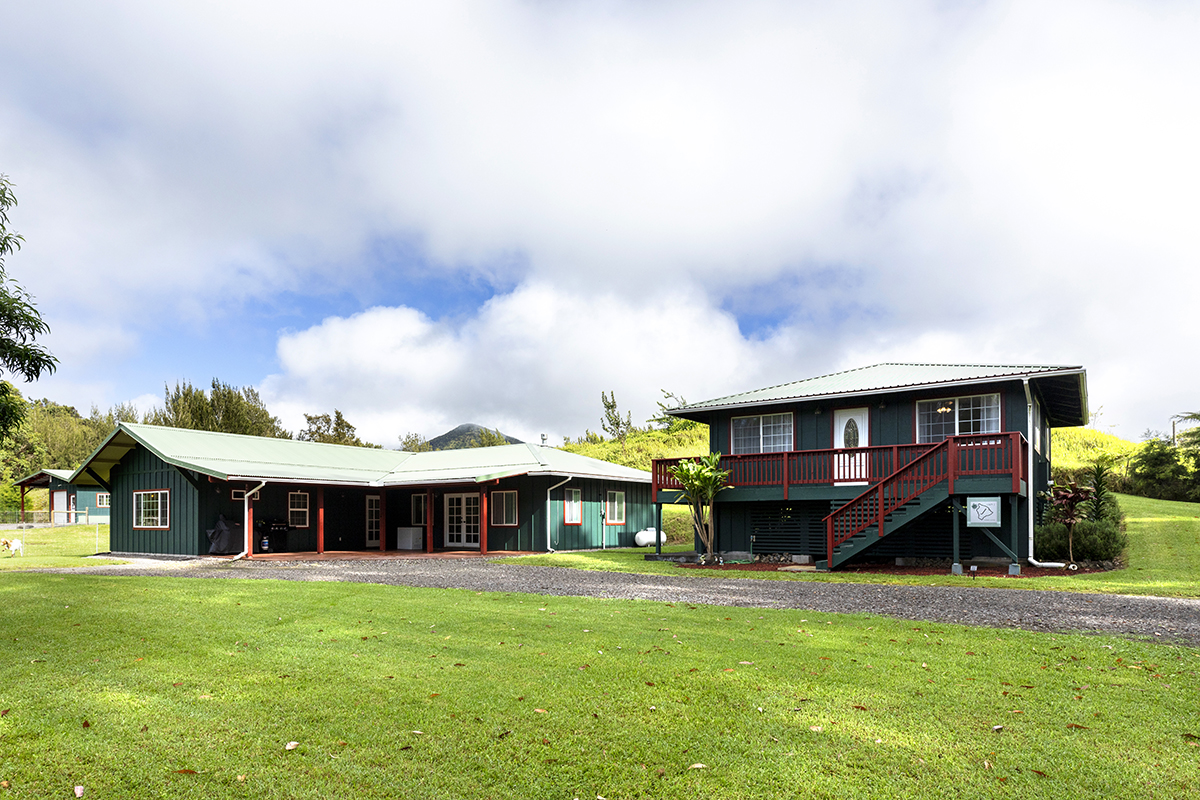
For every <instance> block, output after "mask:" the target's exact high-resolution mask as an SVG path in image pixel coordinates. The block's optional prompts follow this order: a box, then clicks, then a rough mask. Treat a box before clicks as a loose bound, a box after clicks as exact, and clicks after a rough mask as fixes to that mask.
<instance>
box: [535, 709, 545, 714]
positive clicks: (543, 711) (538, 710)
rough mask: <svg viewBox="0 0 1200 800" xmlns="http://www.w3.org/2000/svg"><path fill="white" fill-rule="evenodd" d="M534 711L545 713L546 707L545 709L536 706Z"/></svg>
mask: <svg viewBox="0 0 1200 800" xmlns="http://www.w3.org/2000/svg"><path fill="white" fill-rule="evenodd" d="M534 712H535V713H537V714H545V713H546V709H544V708H535V709H534Z"/></svg>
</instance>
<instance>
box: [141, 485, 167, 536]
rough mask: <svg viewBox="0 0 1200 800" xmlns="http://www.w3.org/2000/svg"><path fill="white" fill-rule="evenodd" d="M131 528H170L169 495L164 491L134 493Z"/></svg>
mask: <svg viewBox="0 0 1200 800" xmlns="http://www.w3.org/2000/svg"><path fill="white" fill-rule="evenodd" d="M133 527H134V528H150V529H154V530H165V529H167V528H169V527H171V493H170V492H169V491H167V490H166V489H156V490H154V491H150V492H134V493H133Z"/></svg>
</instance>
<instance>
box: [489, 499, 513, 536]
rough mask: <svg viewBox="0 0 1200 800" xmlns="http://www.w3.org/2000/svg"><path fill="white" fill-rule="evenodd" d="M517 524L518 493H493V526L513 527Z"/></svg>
mask: <svg viewBox="0 0 1200 800" xmlns="http://www.w3.org/2000/svg"><path fill="white" fill-rule="evenodd" d="M516 524H517V493H516V492H492V525H495V526H496V527H501V528H504V527H512V526H514V525H516Z"/></svg>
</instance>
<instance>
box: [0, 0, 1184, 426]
mask: <svg viewBox="0 0 1200 800" xmlns="http://www.w3.org/2000/svg"><path fill="white" fill-rule="evenodd" d="M6 27H7V28H9V29H11V30H12V31H13V32H14V33H13V35H12V36H11V37H9V38H10V41H9V42H8V43H7V46H6V49H5V53H3V54H0V153H3V154H4V163H2V164H0V169H3V170H4V171H6V172H9V173H10V174H13V175H14V177H16V178H18V179H19V181H20V183H21V187H20V196H21V198H22V206H21V209H20V214H21V217H20V223H21V224H20V229H21V230H22V232H23V233H25V234H26V236H27V238H28V239H29V247H28V248H27V250H26V251H25V252H23V253H22V254H21V256H20V258H21V262H20V263H21V266H22V269H27V270H28V271H27V272H22V273H21V277H22V278H23V280H25V282H26V283H27V284H28V285H29V287H30V288H31V289H32V290H33V291H34V292H35V293H36V294H38V296H39V298H41V299H43V300H44V301H45V303H46V307H47V309H48V311H49V313H50V314H51V316H52V319H51V321H52V324H53V325H54V326H55V329H56V336H59V333H58V331H63V332H64V333H70V334H71V335H72V336H74V335H75V333H74V331H77V330H93V331H97V332H98V333H97V335H96V337H95V343H108V342H111V343H112V345H111V347H112V352H115V353H117V354H124V353H129V354H132V353H135V352H136V350H137V348H136V346H135V345H134V343H135V342H136V341H137V338H138V337H142V336H145V331H146V330H147V329H148V327H149V326H151V325H164V324H187V325H195V326H199V327H203V326H211V325H214V324H216V323H215V320H217V319H218V318H219V317H220V316H221V314H226V315H228V314H234V313H236V314H248V313H253V309H254V308H255V307H256V306H258V305H261V304H264V303H266V304H270V303H271V302H274V299H275V298H277V297H278V296H279V295H280V293H281V292H301V293H304V292H311V293H319V292H321V291H328V292H330V293H338V292H350V293H357V294H358V295H361V296H364V297H369V296H370V295H371V292H370V287H371V286H372V285H373V284H376V283H381V282H385V281H391V282H392V283H393V284H394V282H395V280H396V276H395V275H384V274H383V273H382V272H381V271H380V269H381V268H378V267H377V266H374V265H372V264H370V263H368V262H367V261H366V260H364V259H363V258H362V254H363V253H364V252H365V251H366V250H368V249H369V248H370V247H371V246H372V244H373V242H375V241H376V239H377V238H379V239H384V240H403V241H412V242H415V243H416V244H417V246H418V247H419V248H422V250H421V252H422V253H423V254H424V255H425V256H427V257H428V260H429V263H430V264H431V265H432V266H429V265H422V266H421V267H420V269H422V270H425V269H432V270H434V271H437V270H443V271H446V272H450V273H461V272H466V273H468V274H471V275H475V276H482V277H483V278H484V279H485V280H494V281H498V282H499V283H500V284H501V285H504V286H512V287H515V288H513V289H511V291H509V290H505V293H502V294H499V295H497V296H496V297H495V298H493V300H492V301H491V302H489V303H488V304H486V305H485V306H483V307H482V308H480V309H478V311H477V312H476V313H474V314H469V315H467V316H466V317H465V318H462V319H455V320H438V319H429V318H426V317H424V316H422V315H421V313H420V312H418V311H415V310H414V307H415V306H418V305H420V303H418V302H417V298H403V297H402V298H400V299H399V300H398V301H396V304H397V305H399V306H400V307H398V308H383V307H377V308H370V309H368V310H365V311H362V312H361V313H358V314H351V315H344V317H342V318H338V317H332V318H330V319H327V320H325V321H324V322H322V323H320V324H317V325H314V326H312V327H307V323H305V324H303V325H300V326H299V327H300V330H298V331H296V332H293V333H287V334H285V335H283V336H282V337H281V338H280V342H279V351H278V354H279V366H280V368H279V371H278V374H277V375H275V376H273V377H272V378H270V379H269V380H268V381H267V382H266V383H265V384H264V389H269V390H270V393H271V394H270V396H271V397H272V398H274V403H275V405H276V406H277V408H278V409H280V410H284V409H286V411H285V413H286V414H287V415H290V417H291V422H290V424H292V425H296V422H295V420H297V419H300V417H299V414H300V413H302V412H303V411H309V412H310V413H311V412H312V411H318V410H328V408H332V407H334V406H336V407H339V408H341V409H342V410H343V411H347V412H348V413H349V412H350V410H351V409H353V410H354V415H353V416H352V417H351V419H352V421H354V422H355V423H356V424H358V425H359V426H360V428H362V429H363V430H364V431H370V435H372V436H373V437H375V438H378V439H379V440H380V441H391V440H392V439H393V438H394V435H395V434H396V433H399V432H402V431H405V430H419V431H421V432H424V433H435V432H438V430H439V428H441V427H444V426H445V427H448V426H449V425H451V424H456V423H458V422H462V421H464V419H473V420H474V421H478V422H481V423H484V424H499V425H501V426H502V427H503V426H509V427H511V428H513V430H514V432H518V431H519V432H520V434H519V435H523V436H531V435H536V434H537V433H540V432H541V431H542V428H548V429H549V430H547V431H546V432H548V433H553V434H554V435H558V434H560V433H572V434H576V433H579V432H580V431H581V427H582V426H586V425H592V426H593V427H594V426H595V424H596V422H597V421H598V409H599V406H598V402H597V398H596V397H595V395H597V394H598V393H599V391H600V390H601V389H607V388H612V389H616V390H617V392H618V395H619V397H622V398H624V397H628V398H629V400H628V402H627V405H628V406H629V407H632V408H634V409H635V411H636V412H637V414H638V415H639V416H640V415H644V414H648V413H649V412H650V411H652V409H653V400H654V398H655V397H656V396H657V390H658V388H659V387H660V386H661V387H664V388H671V389H675V390H678V391H682V392H684V394H686V395H688V396H689V397H692V398H693V399H700V398H702V397H705V396H710V395H715V394H719V393H722V392H725V391H736V390H739V389H747V388H753V387H756V386H758V385H761V384H765V383H773V382H778V381H782V380H789V379H794V378H800V377H805V376H808V375H811V374H816V373H819V372H825V371H832V370H834V369H840V368H845V367H853V366H859V365H862V364H864V363H870V362H872V361H876V360H881V359H884V358H887V359H893V360H918V359H921V360H956V361H1019V362H1030V361H1048V362H1067V363H1082V364H1084V365H1085V366H1087V367H1088V368H1089V371H1090V374H1091V377H1092V386H1091V396H1092V401H1093V405H1103V406H1104V407H1105V415H1106V419H1108V420H1111V421H1115V422H1119V423H1120V424H1121V425H1122V426H1125V427H1124V428H1123V429H1122V431H1121V432H1122V433H1125V434H1126V435H1135V434H1136V433H1138V432H1140V430H1141V429H1142V428H1144V427H1147V426H1155V427H1162V426H1163V424H1164V422H1163V421H1162V420H1165V418H1166V417H1167V416H1168V415H1169V414H1171V413H1175V412H1177V411H1180V410H1185V409H1190V408H1191V407H1194V406H1196V405H1197V402H1196V400H1195V397H1196V395H1197V392H1198V390H1200V384H1198V383H1197V379H1196V377H1195V376H1194V374H1192V372H1191V371H1189V370H1187V369H1180V368H1179V349H1178V348H1179V347H1181V346H1182V345H1183V343H1186V342H1189V341H1190V340H1191V339H1192V338H1194V333H1193V332H1192V331H1191V324H1190V322H1189V320H1188V318H1187V315H1186V314H1181V313H1172V312H1173V309H1174V307H1175V305H1176V302H1175V301H1174V298H1185V297H1194V296H1195V295H1196V294H1197V290H1200V271H1198V270H1196V269H1195V265H1196V264H1197V263H1198V262H1200V240H1197V238H1196V237H1195V236H1194V234H1193V233H1192V232H1191V228H1192V227H1193V226H1194V220H1195V219H1196V218H1197V216H1200V214H1198V212H1200V200H1198V199H1197V198H1198V197H1200V195H1197V193H1196V192H1195V191H1194V188H1193V187H1194V186H1195V185H1196V184H1197V183H1198V182H1200V156H1198V155H1197V151H1196V148H1195V147H1194V142H1195V141H1197V139H1198V138H1200V137H1198V134H1200V100H1198V99H1197V95H1196V92H1195V91H1194V87H1195V86H1196V85H1197V83H1198V82H1200V51H1198V50H1197V48H1195V46H1194V43H1195V41H1196V40H1197V38H1198V36H1197V34H1200V12H1198V11H1197V10H1196V8H1195V6H1194V5H1193V4H1184V3H1174V4H1173V3H1163V4H1154V5H1146V4H1140V3H1132V2H1130V3H1122V2H1104V3H1081V2H1063V3H1056V4H1049V5H1048V4H1045V3H1036V2H1030V1H1025V2H1022V1H1020V0H1014V2H1007V3H995V4H962V5H953V4H951V5H945V4H929V3H915V2H914V3H894V2H861V3H851V4H842V5H838V6H832V7H830V6H821V5H810V4H794V3H779V2H741V3H718V2H707V3H658V4H644V3H621V2H610V3H557V4H545V3H518V2H508V3H495V2H466V1H465V0H464V1H463V2H450V1H449V0H447V2H439V3H432V4H431V3H374V2H357V3H346V4H343V5H342V6H340V7H339V10H338V13H337V14H331V13H329V12H328V11H327V10H326V9H325V8H323V7H320V6H303V5H301V6H297V5H296V4H287V5H286V6H285V5H283V4H278V5H274V4H269V3H264V4H257V5H252V6H246V5H245V4H234V3H225V4H222V3H216V2H206V3H192V4H186V3H181V4H172V5H171V6H169V7H167V6H162V5H161V4H155V3H146V2H135V1H134V0H129V2H126V3H123V4H116V5H115V6H113V7H112V8H106V9H103V10H101V9H98V8H97V7H95V6H94V5H92V4H86V3H81V4H71V3H64V4H53V3H39V4H25V5H21V6H18V7H15V8H13V9H6ZM16 263H17V262H16V261H14V267H15V265H16ZM410 268H414V267H409V266H405V265H398V266H396V267H395V268H394V270H395V271H400V272H403V271H404V270H406V269H410ZM414 269H415V268H414ZM373 302H378V301H368V302H365V303H364V304H363V305H364V307H366V306H368V305H371V303H373ZM216 308H219V309H222V310H221V311H216V310H214V309H216ZM722 308H727V309H732V310H733V311H734V312H735V313H736V314H738V315H740V316H741V317H742V320H743V322H746V321H750V312H752V311H753V310H755V309H760V310H763V311H764V312H766V313H768V315H769V317H770V319H771V320H774V323H773V324H772V325H769V326H768V327H767V328H766V333H765V334H764V335H760V336H756V337H747V336H745V335H743V334H742V333H741V332H739V330H738V327H737V320H736V319H735V318H734V317H733V316H731V315H730V314H729V313H727V312H725V311H722V310H721V309H722ZM66 320H69V322H66ZM76 325H77V326H78V327H73V326H76ZM634 331H637V333H633V332H634ZM679 332H683V334H684V335H685V336H692V337H697V338H698V339H699V340H700V341H701V342H703V343H704V344H705V345H706V346H707V347H708V348H710V350H711V353H712V355H710V356H709V357H707V358H706V359H705V360H704V363H703V366H702V367H701V366H699V365H698V364H697V363H692V362H688V361H686V360H681V358H680V357H679V354H678V353H677V352H674V353H672V354H671V356H670V357H664V356H663V353H664V350H665V349H666V348H667V343H668V341H669V339H670V336H671V335H673V334H677V333H679ZM106 346H107V345H106ZM86 350H87V347H85V346H83V345H75V344H69V345H67V346H66V347H65V348H64V349H63V352H64V353H69V357H70V359H72V362H71V363H68V362H67V361H64V368H63V372H64V373H70V371H71V370H72V368H73V366H72V364H73V361H74V359H76V358H83V354H84V353H85V351H86ZM77 351H78V353H77ZM129 358H132V356H129ZM568 365H569V366H568ZM68 379H70V375H69V374H67V375H66V377H65V378H64V385H66V381H67V380H68ZM162 380H163V376H161V375H154V376H152V377H151V378H150V380H149V383H150V384H151V385H154V384H158V383H161V381H162ZM76 383H78V384H81V385H82V384H83V383H85V381H82V380H76ZM141 390H142V389H140V388H139V389H138V391H141ZM115 391H116V392H117V396H121V395H120V390H119V389H116V390H115ZM623 404H624V403H623ZM551 405H553V407H551ZM488 416H490V417H491V420H489V419H484V418H483V417H488Z"/></svg>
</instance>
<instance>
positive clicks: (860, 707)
mask: <svg viewBox="0 0 1200 800" xmlns="http://www.w3.org/2000/svg"><path fill="white" fill-rule="evenodd" d="M855 708H857V709H858V710H859V711H866V710H867V707H866V706H855Z"/></svg>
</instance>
